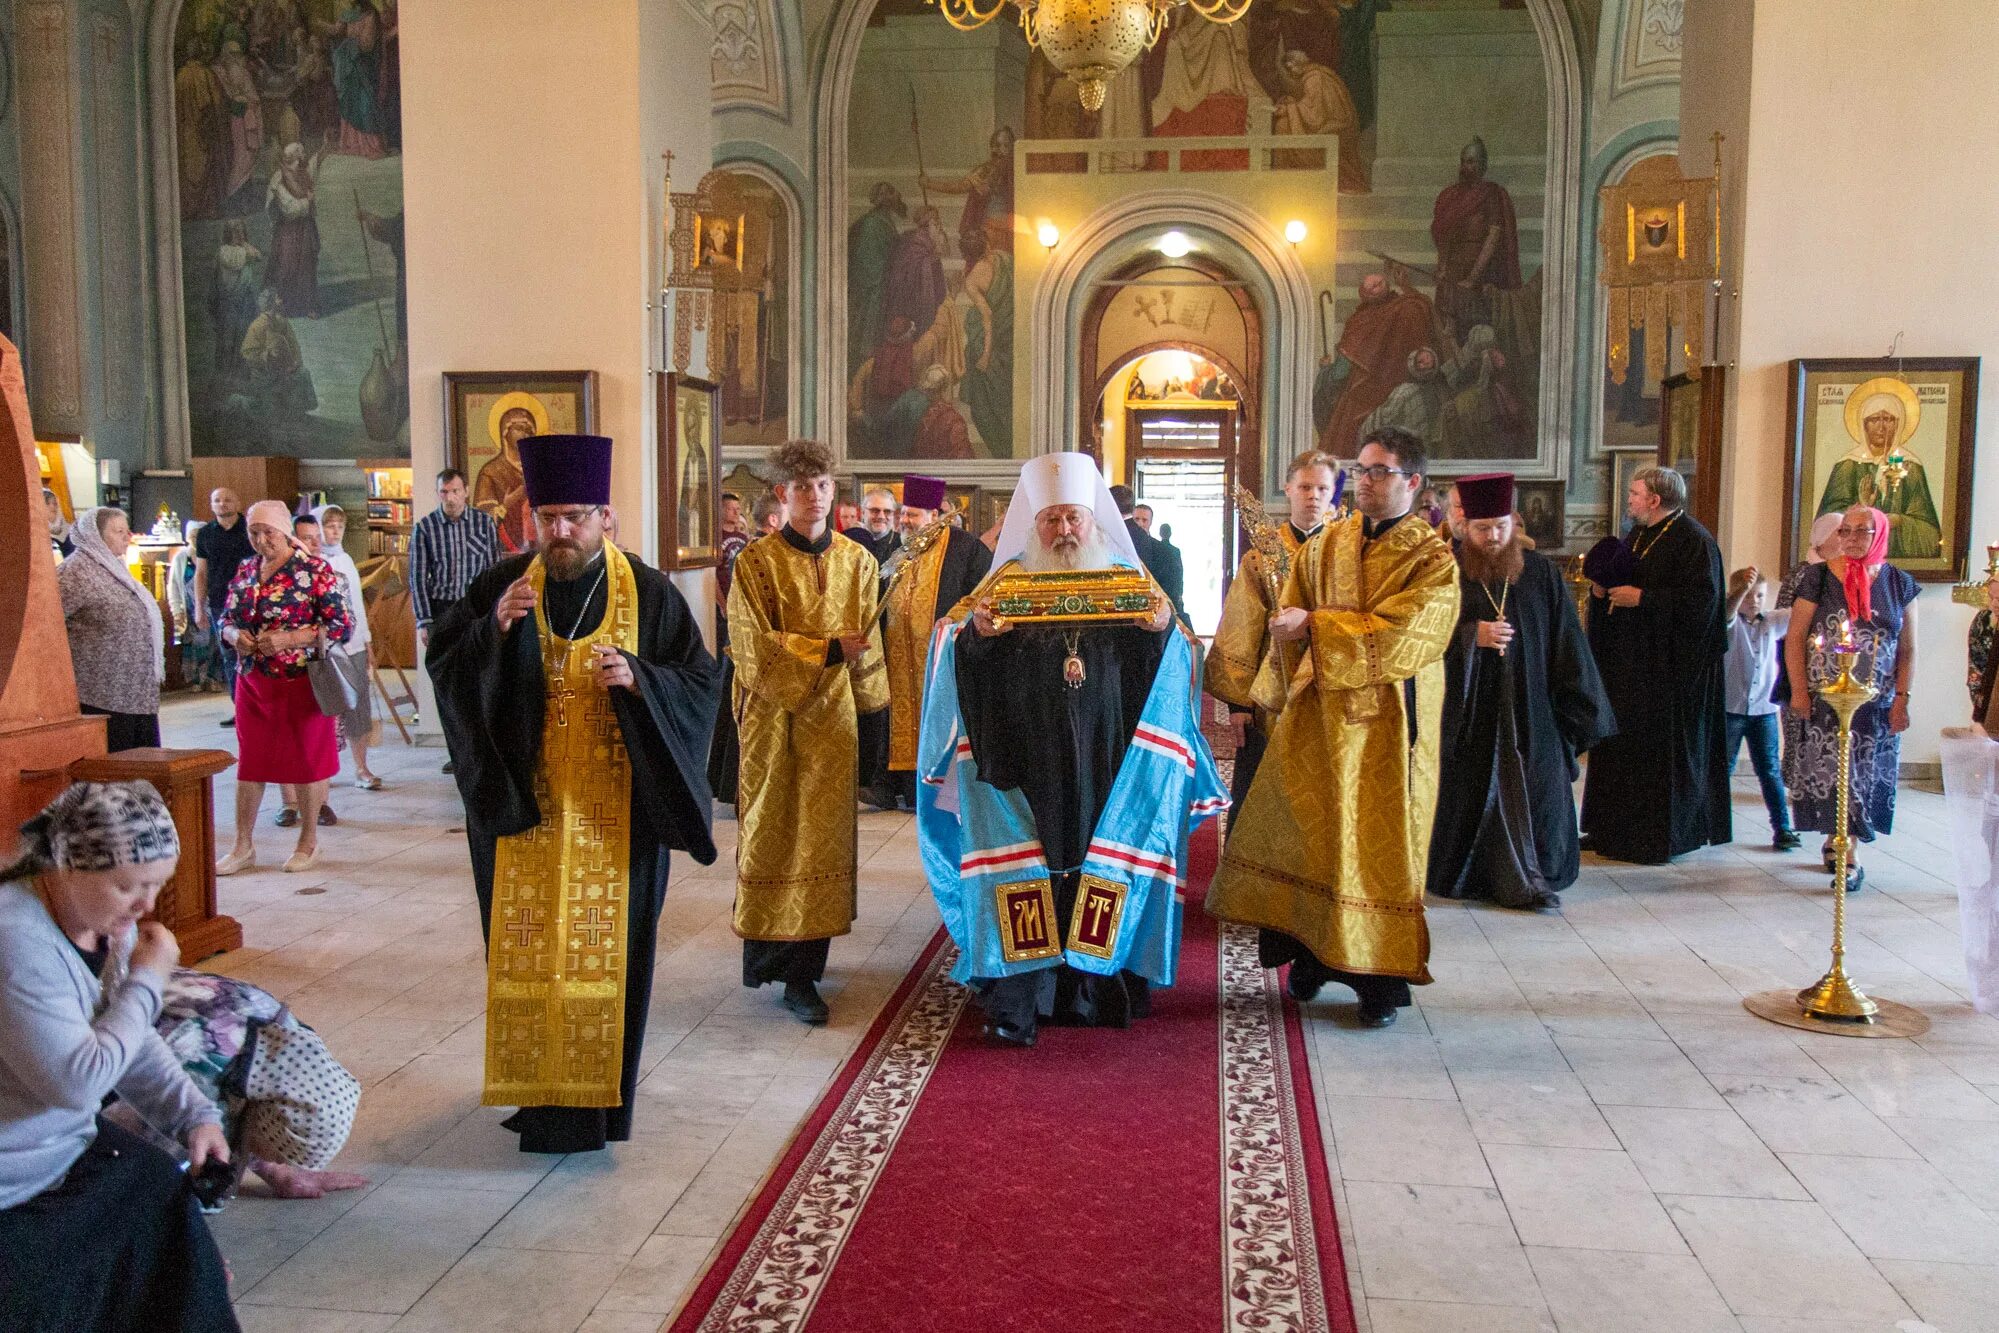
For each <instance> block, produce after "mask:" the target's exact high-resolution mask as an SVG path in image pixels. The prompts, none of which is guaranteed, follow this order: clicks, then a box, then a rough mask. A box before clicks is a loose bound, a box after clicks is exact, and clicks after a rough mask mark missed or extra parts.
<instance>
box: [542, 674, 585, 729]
mask: <svg viewBox="0 0 1999 1333" xmlns="http://www.w3.org/2000/svg"><path fill="white" fill-rule="evenodd" d="M578 694H579V691H578V690H577V689H576V687H575V686H574V685H571V684H570V683H569V677H568V675H567V674H565V673H563V672H557V673H556V675H555V688H554V689H552V690H550V691H549V692H548V697H549V700H550V702H552V703H553V704H554V705H555V725H556V726H558V727H566V726H568V725H569V703H570V701H571V700H572V699H575V698H576V697H577V696H578Z"/></svg>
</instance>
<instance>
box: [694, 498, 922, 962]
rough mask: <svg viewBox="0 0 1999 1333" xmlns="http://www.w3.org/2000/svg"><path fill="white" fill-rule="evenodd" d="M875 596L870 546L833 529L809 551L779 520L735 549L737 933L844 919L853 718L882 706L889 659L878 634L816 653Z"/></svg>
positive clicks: (854, 629)
mask: <svg viewBox="0 0 1999 1333" xmlns="http://www.w3.org/2000/svg"><path fill="white" fill-rule="evenodd" d="M879 595H880V575H879V573H878V572H877V570H876V566H875V558H874V557H873V556H872V555H870V554H868V552H867V551H865V550H864V549H862V548H861V547H860V546H859V545H857V544H856V543H854V542H852V541H849V540H848V539H847V538H845V537H842V536H840V535H838V534H837V533H835V534H833V536H832V540H831V542H830V544H829V545H828V546H827V548H826V549H825V550H824V551H822V552H820V553H819V554H817V555H813V554H810V553H808V552H806V551H801V550H799V549H798V548H797V547H795V546H793V545H791V543H790V542H788V541H786V540H785V538H784V535H783V534H782V533H777V534H773V535H771V536H767V537H759V538H758V539H757V540H755V541H753V542H751V543H750V544H749V545H748V546H746V547H744V548H743V551H742V554H741V555H738V556H737V557H736V568H735V573H734V576H733V581H732V583H731V585H730V588H729V648H730V651H731V652H732V653H733V654H734V656H735V660H736V683H735V690H734V697H733V698H732V699H731V701H730V702H731V706H732V707H733V708H734V709H735V715H736V728H737V732H738V734H739V736H740V738H741V745H742V768H741V771H740V775H739V777H738V779H737V802H736V817H737V828H738V830H739V837H738V840H737V844H736V912H735V921H734V925H735V931H736V934H737V935H739V936H741V937H742V938H744V939H748V940H816V939H825V938H827V937H829V936H833V935H844V934H846V933H847V931H848V930H849V929H851V928H852V926H853V923H854V910H855V875H856V865H857V856H856V851H855V846H856V836H857V835H856V825H855V818H854V816H855V805H854V801H855V794H856V793H855V787H856V769H857V765H858V763H859V756H858V749H859V738H858V734H857V730H856V722H855V718H856V715H857V713H871V712H874V711H876V710H877V709H880V708H885V707H887V706H888V702H889V695H888V672H887V670H886V669H885V668H884V666H883V662H882V648H881V637H880V635H879V633H877V634H876V635H875V636H874V639H873V642H872V643H871V645H870V646H869V648H868V650H867V652H865V653H863V654H862V655H861V660H860V661H858V662H841V663H838V664H836V665H833V666H828V665H826V657H827V653H828V651H829V648H830V645H831V643H832V641H833V640H834V639H837V638H838V637H839V636H840V635H842V634H857V633H859V632H860V631H861V629H862V628H863V627H864V626H866V625H868V624H869V623H870V622H871V621H872V620H873V619H874V615H875V605H876V599H877V597H878V596H879Z"/></svg>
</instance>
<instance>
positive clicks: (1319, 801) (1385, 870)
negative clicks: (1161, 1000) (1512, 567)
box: [1208, 515, 1458, 982]
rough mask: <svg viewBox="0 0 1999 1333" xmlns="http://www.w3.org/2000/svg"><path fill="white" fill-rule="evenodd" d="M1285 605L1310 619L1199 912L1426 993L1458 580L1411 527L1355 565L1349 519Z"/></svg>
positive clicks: (1417, 523) (1310, 560)
mask: <svg viewBox="0 0 1999 1333" xmlns="http://www.w3.org/2000/svg"><path fill="white" fill-rule="evenodd" d="M1280 600H1281V602H1282V604H1283V605H1285V606H1302V607H1304V608H1305V609H1306V610H1308V611H1310V612H1311V634H1310V637H1309V639H1307V640H1306V641H1305V645H1301V646H1307V645H1308V650H1307V651H1303V652H1300V653H1299V654H1298V666H1297V669H1296V670H1295V672H1294V673H1293V675H1292V677H1291V682H1290V694H1289V697H1288V699H1287V700H1286V702H1285V704H1284V711H1283V712H1282V713H1281V714H1279V716H1278V718H1277V722H1276V726H1275V728H1274V729H1273V731H1272V734H1271V738H1270V749H1269V751H1268V753H1267V754H1266V755H1265V757H1264V760H1263V765H1262V767H1261V768H1259V769H1258V770H1257V774H1256V781H1255V783H1254V784H1253V785H1252V786H1251V787H1250V790H1249V795H1248V796H1247V797H1246V798H1245V799H1244V801H1243V805H1242V809H1241V810H1240V811H1238V812H1237V813H1236V816H1235V818H1234V820H1233V827H1232V828H1231V829H1230V831H1229V841H1228V845H1227V846H1226V848H1225V849H1224V850H1223V852H1222V861H1221V866H1220V868H1219V869H1218V870H1217V871H1216V874H1215V879H1214V884H1213V886H1212V887H1211V888H1210V890H1209V892H1208V910H1209V911H1210V912H1212V913H1213V914H1214V915H1216V916H1218V917H1221V918H1222V919H1224V920H1228V921H1240V922H1244V923H1247V924H1249V925H1256V926H1267V927H1270V928H1272V929H1275V930H1281V931H1283V932H1285V933H1286V934H1288V935H1291V936H1292V937H1294V938H1296V939H1297V940H1299V941H1300V942H1302V943H1303V944H1304V945H1305V946H1306V947H1307V948H1309V949H1311V951H1312V952H1313V954H1314V955H1316V956H1317V957H1318V959H1319V960H1320V961H1321V962H1323V963H1325V964H1327V965H1328V966H1331V967H1336V968H1342V969H1344V970H1346V971H1349V972H1362V973H1371V974H1375V975H1381V976H1398V977H1407V978H1408V979H1409V980H1411V981H1416V982H1427V981H1429V979H1430V972H1429V965H1428V964H1429V956H1430V935H1429V930H1428V928H1427V927H1426V926H1425V924H1424V921H1423V879H1424V872H1425V869H1426V861H1427V858H1428V853H1429V846H1430V824H1431V820H1432V819H1433V818H1434V816H1435V814H1436V808H1437V732H1438V728H1439V726H1440V725H1441V723H1442V714H1443V695H1444V649H1445V647H1446V646H1447V645H1448V644H1449V642H1450V638H1451V634H1452V632H1453V631H1454V630H1455V629H1456V626H1457V619H1458V569H1457V565H1456V563H1455V562H1454V561H1453V560H1452V559H1451V552H1450V548H1449V547H1448V546H1446V545H1445V544H1444V543H1443V542H1442V541H1441V540H1439V539H1438V537H1437V535H1436V534H1435V533H1434V532H1432V531H1431V530H1430V528H1429V526H1428V525H1427V524H1425V523H1423V522H1422V521H1421V520H1420V519H1415V518H1409V519H1404V520H1403V521H1402V522H1400V523H1398V524H1396V525H1395V526H1394V527H1393V528H1391V529H1389V531H1388V532H1387V533H1385V534H1384V535H1383V536H1381V537H1379V538H1377V539H1376V540H1375V541H1373V542H1372V543H1368V544H1367V545H1366V548H1365V550H1363V544H1362V541H1361V519H1360V517H1359V516H1358V515H1355V516H1353V517H1351V518H1348V519H1345V520H1344V521H1342V522H1340V523H1338V524H1333V525H1329V526H1328V527H1327V528H1325V529H1324V530H1323V531H1322V532H1321V533H1320V534H1319V535H1318V536H1317V537H1315V538H1313V539H1312V540H1311V541H1310V542H1307V543H1306V544H1305V546H1304V547H1303V548H1302V549H1301V550H1300V551H1299V553H1298V555H1297V556H1296V557H1295V558H1294V559H1293V560H1292V563H1291V578H1290V581H1289V582H1288V583H1287V584H1286V585H1285V588H1284V593H1283V596H1282V598H1281V599H1280ZM1412 679H1413V680H1414V682H1415V700H1416V743H1415V745H1414V746H1413V747H1412V746H1411V745H1410V743H1409V715H1408V711H1407V709H1406V707H1405V703H1404V698H1405V696H1404V682H1405V681H1409V680H1412Z"/></svg>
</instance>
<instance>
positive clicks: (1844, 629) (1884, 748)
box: [1784, 505, 1918, 893]
mask: <svg viewBox="0 0 1999 1333" xmlns="http://www.w3.org/2000/svg"><path fill="white" fill-rule="evenodd" d="M1888 535H1889V527H1888V516H1887V515H1886V514H1883V513H1882V512H1881V511H1880V510H1878V509H1875V508H1873V507H1872V506H1869V505H1855V506H1853V507H1852V508H1851V509H1848V510H1847V511H1846V512H1845V513H1844V514H1843V515H1841V517H1840V524H1839V541H1840V551H1839V553H1838V554H1837V555H1834V556H1832V557H1830V558H1828V559H1827V560H1826V561H1825V562H1824V563H1822V564H1815V565H1812V566H1811V567H1809V568H1808V569H1806V571H1805V573H1804V575H1803V576H1802V577H1801V578H1800V579H1799V580H1798V584H1797V600H1796V601H1794V602H1793V603H1792V605H1791V626H1790V629H1789V630H1788V631H1787V632H1786V634H1785V636H1784V659H1785V665H1786V673H1787V675H1788V677H1789V681H1790V691H1791V694H1790V699H1789V700H1788V706H1787V711H1786V717H1785V727H1784V730H1785V740H1786V742H1787V744H1786V746H1785V755H1784V782H1785V785H1786V786H1788V787H1789V788H1790V791H1791V810H1792V813H1793V815H1794V816H1795V827H1796V828H1797V829H1799V830H1800V831H1803V830H1807V829H1809V830H1812V831H1814V832H1817V833H1823V834H1825V835H1826V846H1825V860H1826V866H1827V868H1828V869H1831V868H1832V865H1833V847H1832V834H1833V830H1834V828H1835V820H1834V816H1835V804H1836V801H1837V792H1838V781H1839V767H1840V752H1839V723H1838V719H1837V718H1836V717H1835V716H1834V714H1833V711H1832V708H1831V706H1830V705H1828V704H1826V703H1824V702H1822V701H1820V700H1817V699H1814V698H1813V697H1812V693H1813V691H1815V690H1817V689H1819V688H1821V687H1823V686H1824V685H1826V684H1827V683H1829V682H1830V681H1831V680H1832V679H1833V678H1834V677H1835V676H1837V675H1838V674H1839V668H1840V662H1841V655H1840V652H1839V651H1838V650H1842V649H1851V650H1853V651H1854V652H1855V653H1857V656H1855V657H1854V658H1853V668H1854V675H1855V677H1856V678H1858V679H1860V680H1863V681H1872V682H1873V684H1874V686H1875V688H1876V689H1877V690H1878V691H1879V693H1878V694H1877V695H1876V696H1875V698H1874V699H1873V701H1872V702H1870V703H1867V704H1863V705H1862V706H1861V707H1860V709H1859V710H1858V711H1857V712H1855V713H1854V715H1853V778H1852V802H1851V808H1850V811H1849V815H1848V825H1847V826H1848V830H1849V833H1850V835H1851V837H1852V838H1855V839H1858V840H1859V841H1861V842H1872V841H1874V838H1875V835H1877V834H1881V833H1888V832H1891V831H1893V828H1894V822H1895V787H1896V782H1897V781H1898V779H1899V778H1900V776H1901V748H1902V744H1901V735H1902V733H1903V732H1905V731H1907V730H1908V729H1909V682H1910V680H1911V679H1912V678H1913V677H1914V675H1915V669H1916V593H1917V591H1918V589H1917V585H1916V581H1915V579H1914V578H1912V577H1910V576H1909V575H1908V574H1907V573H1905V572H1903V571H1902V570H1900V569H1897V568H1896V567H1895V566H1893V565H1891V564H1889V563H1888V562H1887V557H1888ZM1848 866H1849V869H1848V871H1847V879H1846V885H1845V887H1846V891H1847V892H1849V893H1851V892H1853V891H1854V890H1855V889H1857V888H1859V887H1860V885H1861V882H1862V881H1863V880H1864V879H1865V877H1866V874H1865V872H1864V871H1863V870H1862V869H1861V868H1860V866H1859V864H1858V862H1857V861H1856V860H1855V859H1854V858H1853V856H1852V849H1851V848H1850V847H1849V850H1848Z"/></svg>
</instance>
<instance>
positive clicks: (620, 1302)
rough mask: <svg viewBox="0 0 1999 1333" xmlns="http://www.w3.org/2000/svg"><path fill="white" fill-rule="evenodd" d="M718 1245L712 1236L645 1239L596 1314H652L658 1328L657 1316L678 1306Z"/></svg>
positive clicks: (619, 1274) (620, 1273)
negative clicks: (611, 1311) (606, 1312)
mask: <svg viewBox="0 0 1999 1333" xmlns="http://www.w3.org/2000/svg"><path fill="white" fill-rule="evenodd" d="M718 1244H720V1240H719V1238H717V1237H714V1236H648V1237H647V1238H646V1241H645V1244H643V1245H641V1246H639V1248H638V1253H636V1254H634V1255H633V1256H632V1257H631V1258H630V1259H628V1260H626V1262H625V1266H624V1268H623V1269H621V1270H620V1271H619V1273H618V1280H617V1281H616V1282H613V1283H612V1284H611V1289H610V1290H609V1291H607V1292H605V1293H604V1299H603V1300H602V1301H600V1302H598V1305H597V1309H598V1312H599V1313H602V1312H604V1311H607V1310H615V1311H621V1312H637V1313H644V1314H651V1315H653V1316H655V1320H654V1322H655V1324H657V1322H658V1320H657V1317H658V1316H660V1315H667V1314H671V1313H672V1312H673V1310H674V1308H675V1307H676V1306H678V1305H679V1304H680V1299H681V1297H682V1296H684V1295H686V1294H687V1290H688V1288H689V1287H691V1286H693V1285H694V1280H695V1279H696V1278H697V1277H699V1276H700V1275H701V1272H702V1269H703V1268H704V1267H705V1266H706V1265H707V1262H708V1256H709V1255H710V1254H711V1253H713V1252H714V1250H715V1247H716V1246H717V1245H718Z"/></svg>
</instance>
